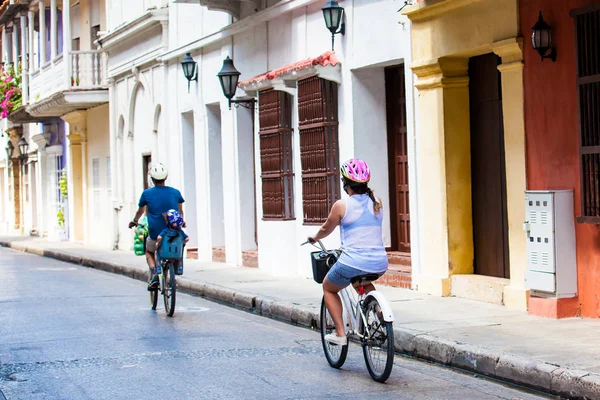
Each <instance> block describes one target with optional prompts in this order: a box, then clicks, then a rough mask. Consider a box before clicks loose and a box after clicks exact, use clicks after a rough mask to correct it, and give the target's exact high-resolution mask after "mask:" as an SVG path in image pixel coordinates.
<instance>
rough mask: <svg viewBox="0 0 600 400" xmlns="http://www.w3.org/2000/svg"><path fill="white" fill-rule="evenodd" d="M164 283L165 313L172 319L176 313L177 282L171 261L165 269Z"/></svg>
mask: <svg viewBox="0 0 600 400" xmlns="http://www.w3.org/2000/svg"><path fill="white" fill-rule="evenodd" d="M162 282H163V285H162V286H163V298H164V299H165V311H166V312H167V315H168V316H169V317H172V316H173V314H174V313H175V292H176V290H177V284H176V282H175V266H174V265H173V263H172V262H170V261H169V262H168V263H167V264H166V265H165V266H164V267H163V274H162Z"/></svg>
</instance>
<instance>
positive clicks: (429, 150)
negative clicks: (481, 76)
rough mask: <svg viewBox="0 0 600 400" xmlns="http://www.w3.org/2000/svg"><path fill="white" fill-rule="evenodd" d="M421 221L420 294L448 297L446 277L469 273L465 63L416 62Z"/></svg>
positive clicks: (442, 60) (448, 60)
mask: <svg viewBox="0 0 600 400" xmlns="http://www.w3.org/2000/svg"><path fill="white" fill-rule="evenodd" d="M411 67H412V70H413V72H414V73H415V74H416V75H417V81H416V84H415V87H416V88H417V89H418V90H419V93H418V97H417V102H418V105H417V110H418V113H417V120H418V126H419V139H418V143H417V153H418V157H417V159H418V160H419V161H418V162H419V166H418V168H419V175H420V176H419V182H418V186H419V203H420V204H419V207H420V209H421V210H423V214H422V220H421V221H419V223H420V224H421V226H422V227H423V232H424V240H423V243H424V246H423V254H422V255H421V275H420V276H419V286H418V289H419V291H423V292H426V293H430V294H434V295H438V296H448V295H449V294H450V289H451V288H450V276H451V275H453V274H467V273H473V227H472V225H473V224H472V214H471V155H470V126H469V125H470V124H469V87H468V85H469V78H468V59H467V58H439V59H433V60H427V61H423V62H416V63H414V64H413V65H412V66H411Z"/></svg>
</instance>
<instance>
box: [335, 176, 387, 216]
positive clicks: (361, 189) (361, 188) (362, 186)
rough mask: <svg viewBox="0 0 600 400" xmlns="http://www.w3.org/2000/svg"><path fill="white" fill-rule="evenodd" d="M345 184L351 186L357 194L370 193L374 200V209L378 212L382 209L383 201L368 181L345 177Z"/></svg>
mask: <svg viewBox="0 0 600 400" xmlns="http://www.w3.org/2000/svg"><path fill="white" fill-rule="evenodd" d="M344 185H348V186H350V188H351V189H352V191H353V192H354V193H356V194H368V195H369V198H370V199H371V201H372V202H373V211H375V213H376V214H377V213H378V212H379V210H381V203H380V202H379V201H377V199H376V198H375V194H374V193H375V192H373V191H372V190H371V188H370V187H369V186H368V185H367V184H366V183H359V182H354V181H351V180H350V179H348V178H346V177H344ZM344 190H345V186H344Z"/></svg>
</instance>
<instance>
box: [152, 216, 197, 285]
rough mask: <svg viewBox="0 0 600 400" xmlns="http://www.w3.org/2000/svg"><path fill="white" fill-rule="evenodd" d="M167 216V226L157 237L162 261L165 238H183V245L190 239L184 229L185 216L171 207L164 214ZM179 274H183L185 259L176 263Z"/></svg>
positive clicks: (158, 257) (158, 252) (157, 245)
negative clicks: (162, 247)
mask: <svg viewBox="0 0 600 400" xmlns="http://www.w3.org/2000/svg"><path fill="white" fill-rule="evenodd" d="M163 217H164V218H165V222H166V223H167V228H165V229H163V230H162V232H161V233H160V234H159V235H158V237H157V238H156V248H157V249H158V251H157V252H156V258H157V260H159V261H160V255H161V242H162V241H163V240H167V241H169V242H170V241H173V240H175V239H176V238H182V239H183V245H184V246H185V244H186V243H187V242H189V241H190V238H189V237H188V235H186V234H185V232H184V231H183V217H182V215H181V213H180V212H179V211H177V210H174V209H171V210H169V211H167V212H166V213H164V214H163ZM175 267H176V269H175V270H176V271H177V275H181V274H182V273H183V259H181V260H179V261H178V262H177V264H176V265H175Z"/></svg>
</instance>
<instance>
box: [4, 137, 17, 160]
mask: <svg viewBox="0 0 600 400" xmlns="http://www.w3.org/2000/svg"><path fill="white" fill-rule="evenodd" d="M5 149H6V155H7V156H8V161H10V159H11V158H12V156H13V153H14V151H15V146H13V144H12V142H11V140H10V139H9V140H8V143H6V147H5Z"/></svg>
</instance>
